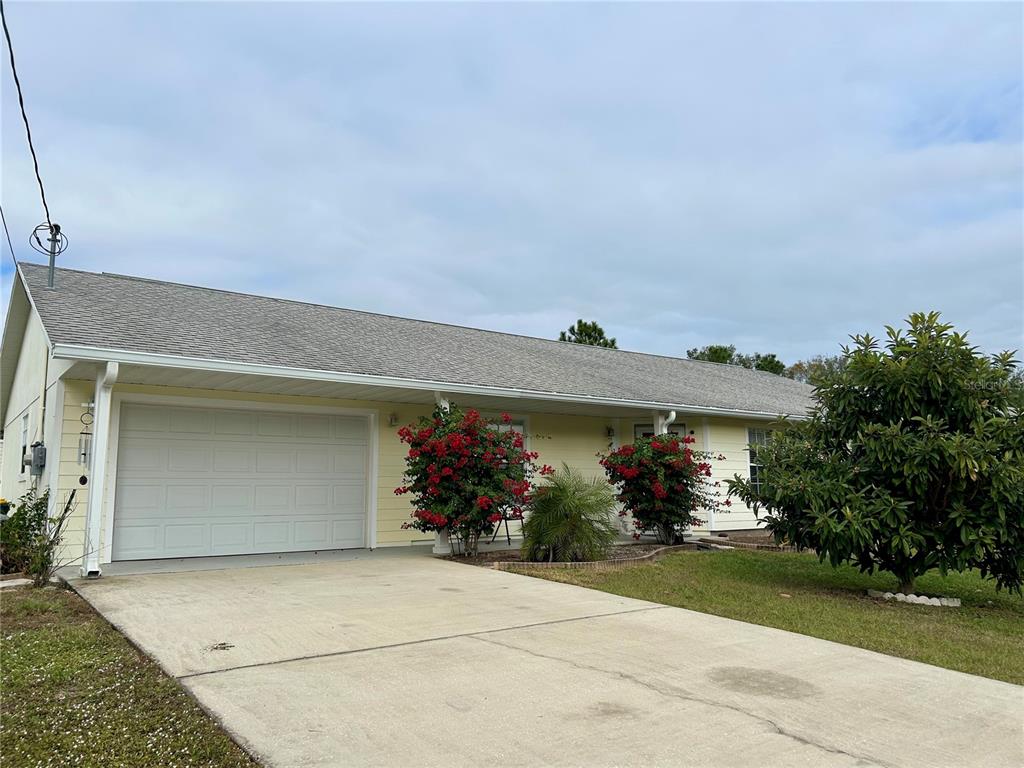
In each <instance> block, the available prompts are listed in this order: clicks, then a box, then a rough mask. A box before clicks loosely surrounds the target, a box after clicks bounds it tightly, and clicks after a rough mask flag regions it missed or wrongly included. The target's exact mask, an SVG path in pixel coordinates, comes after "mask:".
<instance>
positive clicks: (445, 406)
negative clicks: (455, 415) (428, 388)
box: [434, 390, 452, 411]
mask: <svg viewBox="0 0 1024 768" xmlns="http://www.w3.org/2000/svg"><path fill="white" fill-rule="evenodd" d="M434 402H435V403H437V404H438V405H439V406H441V410H442V411H450V410H451V409H452V406H451V403H449V402H448V398H447V397H445V396H444V393H442V392H440V391H438V390H434Z"/></svg>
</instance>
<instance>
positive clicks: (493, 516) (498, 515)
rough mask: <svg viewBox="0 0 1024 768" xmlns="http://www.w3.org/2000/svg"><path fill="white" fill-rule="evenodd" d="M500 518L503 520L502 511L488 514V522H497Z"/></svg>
mask: <svg viewBox="0 0 1024 768" xmlns="http://www.w3.org/2000/svg"><path fill="white" fill-rule="evenodd" d="M500 520H501V513H500V512H495V513H494V514H491V515H488V516H487V522H489V523H497V522H498V521H500Z"/></svg>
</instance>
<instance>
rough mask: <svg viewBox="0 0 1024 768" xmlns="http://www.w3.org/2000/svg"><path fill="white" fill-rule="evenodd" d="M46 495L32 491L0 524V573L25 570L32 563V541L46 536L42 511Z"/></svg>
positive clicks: (20, 500)
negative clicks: (0, 563)
mask: <svg viewBox="0 0 1024 768" xmlns="http://www.w3.org/2000/svg"><path fill="white" fill-rule="evenodd" d="M49 504H50V492H49V491H44V492H43V493H42V494H36V490H35V488H29V490H28V492H27V493H26V494H25V495H24V496H22V497H21V499H19V500H18V506H17V508H16V509H15V510H14V511H13V512H12V513H11V514H10V517H8V518H7V519H6V520H5V521H4V522H3V523H0V561H2V571H3V573H21V572H23V571H27V570H28V569H29V568H30V566H31V564H32V560H33V556H34V552H35V542H36V541H37V540H38V538H39V537H40V536H42V535H45V533H46V522H47V521H46V510H47V507H48V506H49Z"/></svg>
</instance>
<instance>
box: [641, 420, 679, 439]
mask: <svg viewBox="0 0 1024 768" xmlns="http://www.w3.org/2000/svg"><path fill="white" fill-rule="evenodd" d="M668 433H669V434H670V435H675V436H676V437H683V436H684V435H685V434H686V425H685V424H670V425H669V427H668ZM638 437H654V425H653V424H634V425H633V439H634V440H635V439H636V438H638Z"/></svg>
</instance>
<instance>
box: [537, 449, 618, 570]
mask: <svg viewBox="0 0 1024 768" xmlns="http://www.w3.org/2000/svg"><path fill="white" fill-rule="evenodd" d="M614 514H615V490H614V489H613V488H612V487H611V486H610V485H609V484H608V483H607V482H605V481H604V480H603V479H598V480H592V479H588V478H585V477H584V476H583V474H582V473H581V472H580V471H579V470H578V469H574V468H572V467H570V466H569V465H568V464H562V469H561V470H560V471H558V472H555V473H554V474H552V475H550V476H549V477H547V478H546V482H545V483H544V484H543V485H540V486H538V487H537V488H536V489H535V490H534V493H533V500H532V501H531V502H530V516H529V517H528V518H527V519H526V522H525V523H523V547H522V555H523V559H524V560H534V561H537V560H547V561H548V562H553V561H558V562H569V561H573V560H600V559H601V558H603V557H604V556H605V554H606V552H607V551H608V548H609V547H610V546H611V545H612V543H613V542H614V541H615V537H616V535H617V534H618V528H617V527H616V525H615V523H614V522H613V519H614V518H613V515H614Z"/></svg>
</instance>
